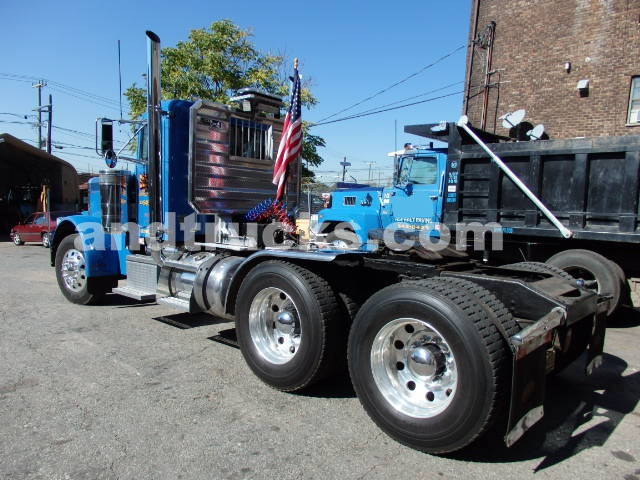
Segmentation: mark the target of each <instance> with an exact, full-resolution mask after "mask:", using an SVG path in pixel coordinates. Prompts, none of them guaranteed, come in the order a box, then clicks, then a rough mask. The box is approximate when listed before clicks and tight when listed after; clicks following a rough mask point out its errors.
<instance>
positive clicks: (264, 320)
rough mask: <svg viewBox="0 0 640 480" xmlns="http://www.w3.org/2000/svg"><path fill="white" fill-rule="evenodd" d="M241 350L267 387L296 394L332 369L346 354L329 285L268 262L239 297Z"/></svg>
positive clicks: (303, 271)
mask: <svg viewBox="0 0 640 480" xmlns="http://www.w3.org/2000/svg"><path fill="white" fill-rule="evenodd" d="M237 305H238V307H237V312H236V313H237V315H236V332H237V336H238V343H239V345H240V351H241V352H242V355H243V356H244V359H245V361H246V362H247V364H248V365H249V367H250V368H251V370H252V371H253V372H254V373H255V374H256V376H258V378H260V379H261V380H262V381H263V382H265V383H266V384H268V385H270V386H272V387H274V388H276V389H278V390H282V391H295V390H300V389H302V388H304V387H307V386H310V385H312V384H313V383H316V382H318V381H320V380H322V379H323V378H325V377H326V376H328V375H329V374H330V373H332V371H333V370H334V367H336V366H337V365H339V364H340V359H344V356H345V352H346V331H345V327H346V321H345V319H344V318H343V316H344V314H343V311H344V310H343V309H342V308H341V306H340V305H339V303H338V300H337V296H336V294H335V293H334V291H333V290H332V288H331V287H330V285H329V284H328V283H327V282H326V281H325V280H324V279H323V278H322V277H320V276H318V275H316V274H315V273H313V272H311V271H309V270H307V269H305V268H302V267H300V266H298V265H294V264H290V263H287V262H281V261H267V262H264V263H262V264H260V265H258V266H256V267H254V268H253V269H252V270H251V271H250V272H249V274H248V275H247V277H246V278H245V279H244V281H243V282H242V285H241V287H240V290H239V292H238V302H237Z"/></svg>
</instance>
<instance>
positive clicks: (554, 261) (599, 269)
mask: <svg viewBox="0 0 640 480" xmlns="http://www.w3.org/2000/svg"><path fill="white" fill-rule="evenodd" d="M547 263H548V264H550V265H554V266H556V267H559V268H561V269H562V270H564V271H565V272H567V273H569V274H570V275H571V276H573V277H574V278H575V279H576V280H577V281H578V283H579V284H581V285H583V286H584V287H585V288H588V289H589V290H593V291H594V292H597V293H599V294H600V295H609V296H611V297H612V300H611V304H610V306H609V310H608V311H607V313H608V314H609V315H611V314H612V313H613V312H614V311H615V310H616V308H618V304H619V302H620V294H621V291H622V284H621V282H620V278H619V277H618V273H617V272H616V269H615V267H614V266H613V265H612V262H611V261H610V260H608V259H607V258H605V257H603V256H602V255H600V254H599V253H596V252H592V251H591V250H564V251H563V252H560V253H556V254H555V255H553V256H552V257H551V258H549V259H548V260H547Z"/></svg>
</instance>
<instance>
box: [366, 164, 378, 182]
mask: <svg viewBox="0 0 640 480" xmlns="http://www.w3.org/2000/svg"><path fill="white" fill-rule="evenodd" d="M367 164H368V165H369V176H368V177H367V183H371V167H372V166H373V165H375V164H376V162H367Z"/></svg>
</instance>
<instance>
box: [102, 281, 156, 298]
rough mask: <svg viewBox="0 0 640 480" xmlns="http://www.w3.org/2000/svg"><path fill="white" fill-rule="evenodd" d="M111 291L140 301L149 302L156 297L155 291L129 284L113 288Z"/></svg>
mask: <svg viewBox="0 0 640 480" xmlns="http://www.w3.org/2000/svg"><path fill="white" fill-rule="evenodd" d="M112 292H113V293H117V294H118V295H122V296H123V297H127V298H133V299H134V300H138V301H140V302H149V301H151V300H155V299H156V294H155V292H148V291H146V290H139V289H137V288H133V287H130V286H129V285H124V286H122V287H117V288H114V289H113V290H112Z"/></svg>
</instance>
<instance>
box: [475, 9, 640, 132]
mask: <svg viewBox="0 0 640 480" xmlns="http://www.w3.org/2000/svg"><path fill="white" fill-rule="evenodd" d="M477 2H479V9H478V15H477V22H475V21H474V20H475V9H476V5H475V4H476V3H477ZM491 21H494V22H495V23H496V27H495V41H494V48H493V59H492V68H491V70H493V71H494V72H496V73H494V74H493V75H492V76H491V81H492V82H500V83H499V86H496V87H494V88H491V89H489V98H488V108H487V109H486V119H487V120H486V129H487V130H489V131H493V132H495V133H498V134H501V135H506V134H507V133H508V131H507V130H505V129H504V128H503V127H502V125H501V123H502V122H501V121H500V120H499V119H497V117H499V116H500V115H502V114H504V113H507V112H511V111H513V110H516V109H519V108H524V109H526V110H527V116H526V118H525V121H529V122H531V123H532V124H538V123H543V124H544V125H545V129H546V132H547V134H548V135H549V137H550V138H571V137H581V136H604V135H631V134H634V135H640V125H638V126H627V125H626V122H627V112H628V103H629V88H630V84H631V77H632V76H634V75H640V0H475V1H474V6H473V12H472V21H471V31H470V37H471V38H475V37H476V33H477V32H483V31H484V30H485V27H486V26H487V25H488V24H489V23H490V22H491ZM476 25H477V27H476ZM476 30H477V32H476ZM486 52H487V50H484V49H480V48H477V47H476V48H470V49H469V53H468V57H467V65H468V73H467V74H468V79H469V85H470V89H469V95H468V96H467V98H466V102H465V112H466V114H467V115H468V116H469V118H470V120H471V123H472V124H473V125H474V126H477V127H480V124H481V116H482V110H483V106H484V95H483V88H482V87H481V86H482V85H483V83H484V72H485V59H486ZM565 62H571V70H570V72H567V71H566V70H565V68H564V65H565ZM581 79H588V80H589V93H588V96H586V97H581V96H580V93H579V92H578V90H577V89H576V86H577V84H578V81H579V80H581ZM478 86H480V87H479V88H478Z"/></svg>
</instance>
